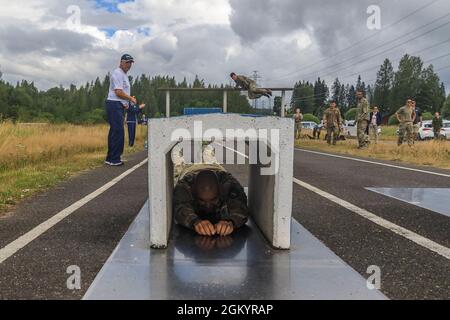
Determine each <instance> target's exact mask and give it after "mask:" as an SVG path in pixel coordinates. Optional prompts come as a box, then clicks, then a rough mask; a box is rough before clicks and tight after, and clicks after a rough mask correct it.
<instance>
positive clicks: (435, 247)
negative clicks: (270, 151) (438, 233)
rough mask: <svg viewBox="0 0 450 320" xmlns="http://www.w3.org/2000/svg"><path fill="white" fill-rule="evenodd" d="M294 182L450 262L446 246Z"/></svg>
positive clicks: (310, 186) (449, 251) (325, 193)
mask: <svg viewBox="0 0 450 320" xmlns="http://www.w3.org/2000/svg"><path fill="white" fill-rule="evenodd" d="M294 182H295V183H296V184H298V185H299V186H301V187H303V188H305V189H307V190H309V191H312V192H314V193H316V194H318V195H320V196H322V197H324V198H326V199H328V200H330V201H331V202H334V203H336V204H338V205H340V206H342V207H344V208H346V209H347V210H350V211H352V212H354V213H356V214H358V215H360V216H362V217H363V218H366V219H368V220H370V221H371V222H373V223H376V224H377V225H379V226H381V227H383V228H386V229H388V230H390V231H392V232H394V233H396V234H398V235H400V236H402V237H404V238H406V239H408V240H410V241H412V242H414V243H416V244H418V245H420V246H422V247H424V248H427V249H428V250H431V251H433V252H435V253H437V254H439V255H441V256H443V257H445V258H447V259H448V260H450V249H449V248H447V247H444V246H442V245H440V244H439V243H436V242H434V241H432V240H430V239H427V238H425V237H422V236H421V235H418V234H417V233H415V232H413V231H410V230H408V229H405V228H403V227H400V226H398V225H396V224H394V223H392V222H389V221H387V220H385V219H383V218H381V217H379V216H377V215H375V214H373V213H371V212H369V211H367V210H365V209H362V208H359V207H357V206H355V205H353V204H351V203H350V202H347V201H345V200H342V199H340V198H338V197H336V196H334V195H332V194H330V193H327V192H325V191H322V190H320V189H318V188H316V187H314V186H312V185H310V184H308V183H306V182H303V181H301V180H298V179H296V178H294Z"/></svg>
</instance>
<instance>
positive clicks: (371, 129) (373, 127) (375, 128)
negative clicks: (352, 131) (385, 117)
mask: <svg viewBox="0 0 450 320" xmlns="http://www.w3.org/2000/svg"><path fill="white" fill-rule="evenodd" d="M369 133H370V134H371V135H373V137H374V140H375V143H378V126H377V125H376V124H370V125H369Z"/></svg>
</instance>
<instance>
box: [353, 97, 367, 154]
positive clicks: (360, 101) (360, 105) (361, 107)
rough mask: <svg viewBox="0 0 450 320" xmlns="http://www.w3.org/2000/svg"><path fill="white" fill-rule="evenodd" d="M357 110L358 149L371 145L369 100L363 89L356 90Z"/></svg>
mask: <svg viewBox="0 0 450 320" xmlns="http://www.w3.org/2000/svg"><path fill="white" fill-rule="evenodd" d="M356 98H357V106H356V108H357V111H356V127H357V129H356V130H357V135H358V149H361V148H367V146H368V145H369V143H370V142H369V136H368V135H367V129H368V126H369V121H370V111H369V101H367V99H366V98H365V97H364V92H363V90H361V89H358V90H357V91H356Z"/></svg>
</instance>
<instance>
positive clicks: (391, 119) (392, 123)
mask: <svg viewBox="0 0 450 320" xmlns="http://www.w3.org/2000/svg"><path fill="white" fill-rule="evenodd" d="M398 123H399V122H398V120H397V116H396V115H395V114H393V115H392V116H390V117H389V121H388V125H390V126H395V125H397V124H398Z"/></svg>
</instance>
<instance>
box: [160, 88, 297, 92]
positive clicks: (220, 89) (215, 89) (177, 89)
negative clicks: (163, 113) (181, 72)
mask: <svg viewBox="0 0 450 320" xmlns="http://www.w3.org/2000/svg"><path fill="white" fill-rule="evenodd" d="M268 89H271V90H272V91H293V90H294V88H268ZM157 90H158V91H230V92H232V91H245V90H244V89H235V88H158V89H157Z"/></svg>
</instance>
